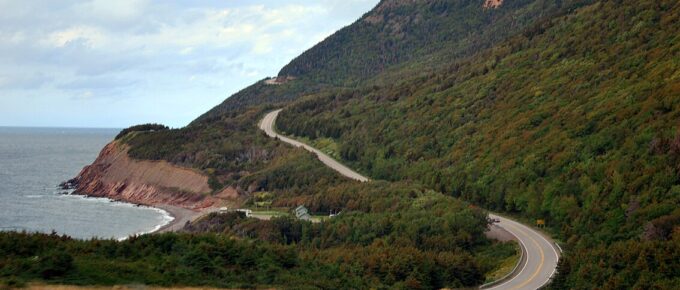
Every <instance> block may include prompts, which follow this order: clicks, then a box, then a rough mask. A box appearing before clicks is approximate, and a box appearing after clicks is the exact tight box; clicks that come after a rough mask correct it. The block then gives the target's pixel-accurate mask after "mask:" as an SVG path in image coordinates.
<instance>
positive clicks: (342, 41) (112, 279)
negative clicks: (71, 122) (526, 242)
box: [0, 0, 680, 289]
mask: <svg viewBox="0 0 680 290" xmlns="http://www.w3.org/2000/svg"><path fill="white" fill-rule="evenodd" d="M483 2H484V1H483V0H426V1H405V0H383V1H381V2H380V4H378V6H377V7H376V8H375V9H373V10H372V11H370V12H368V13H367V14H366V15H364V16H363V17H362V18H361V19H359V20H358V21H357V22H355V23H354V24H352V25H350V26H348V27H346V28H344V29H342V30H340V31H339V32H338V33H336V34H334V35H332V36H330V37H329V38H327V39H326V40H325V41H323V42H321V43H320V44H319V45H317V46H315V47H313V48H312V49H310V50H308V51H307V52H305V53H304V54H302V55H301V56H299V57H298V58H296V59H295V60H293V61H292V62H291V63H290V64H289V65H287V66H286V67H284V68H283V69H282V70H281V72H280V74H279V75H280V76H282V77H287V76H291V77H294V78H289V79H288V81H287V82H285V83H282V84H279V85H266V84H265V83H264V82H258V83H256V84H254V85H252V86H250V87H248V88H245V89H244V90H242V91H241V92H239V93H237V94H235V95H234V96H232V97H230V98H228V99H227V100H225V101H224V102H223V103H222V104H220V105H218V106H216V107H215V108H214V109H212V110H211V111H209V112H207V113H205V114H204V115H202V116H200V117H199V118H198V119H196V120H195V121H194V122H193V123H191V124H190V125H189V126H187V127H185V128H180V129H168V128H164V127H158V126H157V125H142V126H138V127H132V128H129V129H127V130H125V131H123V132H121V134H120V135H119V137H117V138H118V139H119V142H124V143H126V144H128V145H129V146H130V150H129V154H130V156H131V157H133V158H137V159H150V160H167V161H170V162H172V163H174V164H177V165H180V166H185V167H193V168H195V169H198V170H200V171H202V172H204V173H205V174H207V175H209V176H210V185H211V187H212V188H213V189H215V190H217V189H219V188H222V187H224V186H233V187H234V188H237V189H238V190H239V192H240V193H241V194H242V196H243V198H244V199H245V200H244V202H245V203H246V204H248V205H256V204H258V203H259V202H262V201H261V200H260V199H264V198H265V197H266V199H267V201H266V203H267V205H268V206H270V207H274V208H279V209H290V208H293V207H295V206H298V205H301V204H304V205H306V206H307V207H308V208H309V209H310V211H311V212H312V213H313V214H319V215H327V214H328V213H330V212H338V211H341V212H342V214H341V215H339V216H338V217H336V218H334V219H331V220H327V221H324V222H323V223H319V224H312V223H308V222H301V221H298V220H295V219H291V218H288V217H281V218H275V219H273V220H270V221H261V220H255V219H251V218H245V217H244V216H241V215H239V214H213V215H210V216H207V217H206V218H204V219H202V220H199V221H197V222H195V223H192V224H189V225H187V226H186V227H185V229H184V230H185V232H187V233H181V234H164V235H150V236H143V237H137V238H131V239H128V240H126V241H123V242H115V241H105V240H93V241H77V240H72V239H70V238H66V237H59V236H56V235H36V234H22V233H3V234H0V279H1V280H2V281H3V282H4V283H5V284H13V283H14V284H16V283H23V282H25V281H33V280H42V281H48V282H51V283H69V284H81V285H89V284H103V285H112V284H125V283H144V284H154V285H211V286H224V287H255V286H277V287H283V288H302V289H304V288H309V289H315V288H333V289H339V288H354V289H356V288H376V289H382V288H410V289H418V288H421V289H432V288H440V287H467V286H474V285H479V284H481V283H483V282H484V280H485V279H488V277H489V273H491V272H493V271H495V270H497V269H498V267H500V264H502V263H503V262H504V261H507V260H508V259H511V258H512V256H513V255H515V253H516V249H515V248H514V245H512V244H504V243H498V242H492V241H490V240H488V239H487V238H485V237H484V235H483V231H484V229H485V227H486V223H487V221H486V214H485V212H484V211H483V210H480V208H484V209H488V210H493V211H498V212H502V213H505V214H508V215H511V216H513V217H516V218H517V219H519V220H523V221H526V222H527V223H531V221H533V220H535V219H544V220H545V221H546V222H547V228H546V230H547V231H549V232H550V233H551V234H552V235H553V237H554V238H556V239H557V240H558V241H559V242H560V244H561V245H562V246H563V248H564V249H565V252H564V255H563V258H562V259H561V260H560V265H559V268H558V271H557V275H556V276H555V277H554V279H553V282H552V284H551V285H550V287H551V288H553V289H674V288H676V287H677V285H680V210H679V208H680V166H678V164H680V163H679V162H680V123H679V122H678V120H680V97H679V96H680V34H678V31H680V2H678V1H673V0H659V1H657V0H643V1H633V0H600V1H597V0H560V1H551V0H522V1H509V0H508V1H504V3H503V4H502V5H501V6H500V7H499V8H497V9H491V8H489V9H486V8H483ZM275 108H284V110H283V111H282V113H281V114H280V117H279V118H278V121H277V124H276V125H277V127H278V129H279V130H280V131H281V132H282V133H286V134H290V135H293V136H296V137H297V138H300V139H302V140H305V141H306V142H309V143H311V144H313V145H315V146H316V147H318V148H320V149H322V150H323V151H325V152H327V153H328V154H330V155H331V156H334V157H336V158H337V159H339V160H341V161H342V162H344V163H346V164H347V165H349V166H350V167H352V168H355V169H357V170H358V171H360V172H362V173H363V174H365V175H367V176H369V177H370V178H371V179H373V180H374V181H372V182H369V183H359V182H354V181H349V180H346V179H344V178H342V177H341V176H340V175H338V174H336V173H335V172H333V171H331V170H330V169H328V168H326V167H324V166H323V165H322V164H321V163H320V162H318V160H316V158H315V156H314V155H313V154H310V153H307V152H305V151H302V150H301V149H295V148H292V147H289V146H287V145H285V144H283V143H281V142H279V141H278V140H275V139H270V138H268V137H267V136H265V135H264V133H263V132H261V131H260V130H259V129H258V127H257V124H258V122H259V121H260V119H261V118H262V116H263V115H264V114H265V113H266V112H268V111H271V110H273V109H275ZM14 244H20V245H23V246H21V247H13V246H12V245H14ZM293 285H294V286H293Z"/></svg>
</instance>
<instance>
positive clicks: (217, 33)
mask: <svg viewBox="0 0 680 290" xmlns="http://www.w3.org/2000/svg"><path fill="white" fill-rule="evenodd" d="M378 2H379V1H378V0H247V1H246V0H222V1H217V0H214V1H210V0H204V1H179V0H175V1H160V0H159V1H150V0H92V1H61V0H60V1H57V0H54V1H53V0H49V1H47V0H36V1H33V0H0V126H49V127H114V128H122V127H127V126H130V125H133V124H139V123H147V122H160V123H164V124H167V125H169V126H172V127H181V126H184V125H186V124H188V123H189V122H190V121H191V120H193V119H194V118H196V117H198V116H199V115H200V114H201V113H204V112H205V111H207V110H209V109H210V108H212V107H213V106H215V105H217V104H219V103H220V102H222V101H223V100H224V99H225V98H227V97H228V96H230V95H231V94H233V93H235V92H237V91H238V90H240V89H242V88H244V87H246V86H248V85H250V84H252V83H254V82H255V81H257V80H260V79H262V78H264V77H267V76H274V75H276V74H277V73H278V71H279V69H280V68H281V67H283V66H284V65H285V64H286V63H288V62H289V61H290V60H292V59H293V58H294V57H295V56H297V55H298V54H300V53H302V52H303V51H305V50H306V49H308V48H310V47H312V46H313V45H314V44H316V43H318V42H319V41H321V40H323V39H324V38H325V37H327V36H329V35H330V34H332V33H333V32H334V31H336V30H338V29H340V28H342V27H343V26H346V25H349V24H351V23H352V22H354V21H355V20H356V19H358V18H359V17H360V16H361V15H363V14H364V13H365V12H367V11H368V10H370V9H371V8H372V7H373V6H375V5H376V4H377V3H378Z"/></svg>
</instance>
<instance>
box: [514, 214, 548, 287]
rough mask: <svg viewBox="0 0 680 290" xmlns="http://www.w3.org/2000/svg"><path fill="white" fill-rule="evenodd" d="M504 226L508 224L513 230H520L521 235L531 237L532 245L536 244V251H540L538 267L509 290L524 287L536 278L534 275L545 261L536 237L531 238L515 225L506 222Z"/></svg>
mask: <svg viewBox="0 0 680 290" xmlns="http://www.w3.org/2000/svg"><path fill="white" fill-rule="evenodd" d="M506 226H510V227H512V228H514V229H515V230H517V231H519V232H521V233H522V234H523V235H525V236H527V237H528V238H529V239H531V242H532V243H534V245H535V246H536V248H537V249H538V251H539V252H540V253H541V262H540V263H539V264H538V267H537V268H536V271H534V273H533V274H532V275H531V277H529V279H527V280H526V281H524V282H523V283H522V284H519V285H517V286H515V287H513V288H512V289H511V290H514V289H520V288H522V287H524V286H525V285H527V284H529V282H531V281H533V280H534V278H536V276H537V275H538V273H539V272H540V271H541V268H543V263H544V262H545V253H544V252H543V249H542V248H541V245H539V244H538V241H536V239H534V238H532V237H531V236H530V235H528V234H527V233H526V232H525V231H523V230H521V229H519V228H518V227H515V226H513V225H510V224H509V223H508V224H507V225H506ZM527 251H528V249H527ZM527 263H528V261H527Z"/></svg>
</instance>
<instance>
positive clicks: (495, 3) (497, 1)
mask: <svg viewBox="0 0 680 290" xmlns="http://www.w3.org/2000/svg"><path fill="white" fill-rule="evenodd" d="M502 4H503V0H486V1H484V8H487V9H489V8H491V9H495V8H498V7H501V5H502Z"/></svg>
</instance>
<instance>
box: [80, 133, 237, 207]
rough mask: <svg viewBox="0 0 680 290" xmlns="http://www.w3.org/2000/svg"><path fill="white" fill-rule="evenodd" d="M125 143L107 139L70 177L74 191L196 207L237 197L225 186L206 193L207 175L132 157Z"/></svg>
mask: <svg viewBox="0 0 680 290" xmlns="http://www.w3.org/2000/svg"><path fill="white" fill-rule="evenodd" d="M127 150H128V149H127V146H126V145H123V144H119V143H118V142H115V141H114V142H111V143H109V144H108V145H106V147H104V149H102V151H101V153H99V157H97V160H95V161H94V163H92V165H89V166H86V167H85V168H83V170H82V171H81V172H80V174H79V175H78V176H77V177H76V178H75V179H74V180H73V183H74V185H75V192H76V193H77V194H83V195H88V196H94V197H107V198H111V199H114V200H120V201H126V202H131V203H137V204H144V205H161V204H165V205H173V206H179V207H183V208H188V209H193V210H200V209H204V208H209V207H218V206H222V205H223V204H225V203H227V202H229V201H233V200H235V199H236V198H238V192H237V191H236V190H234V189H232V188H227V189H225V190H223V191H222V192H219V193H217V194H215V195H210V194H209V193H210V192H211V189H210V187H209V186H208V176H206V175H204V174H202V173H200V172H198V171H196V170H192V169H189V168H183V167H179V166H176V165H173V164H170V163H168V162H166V161H146V160H134V159H132V158H130V157H128V154H127Z"/></svg>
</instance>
